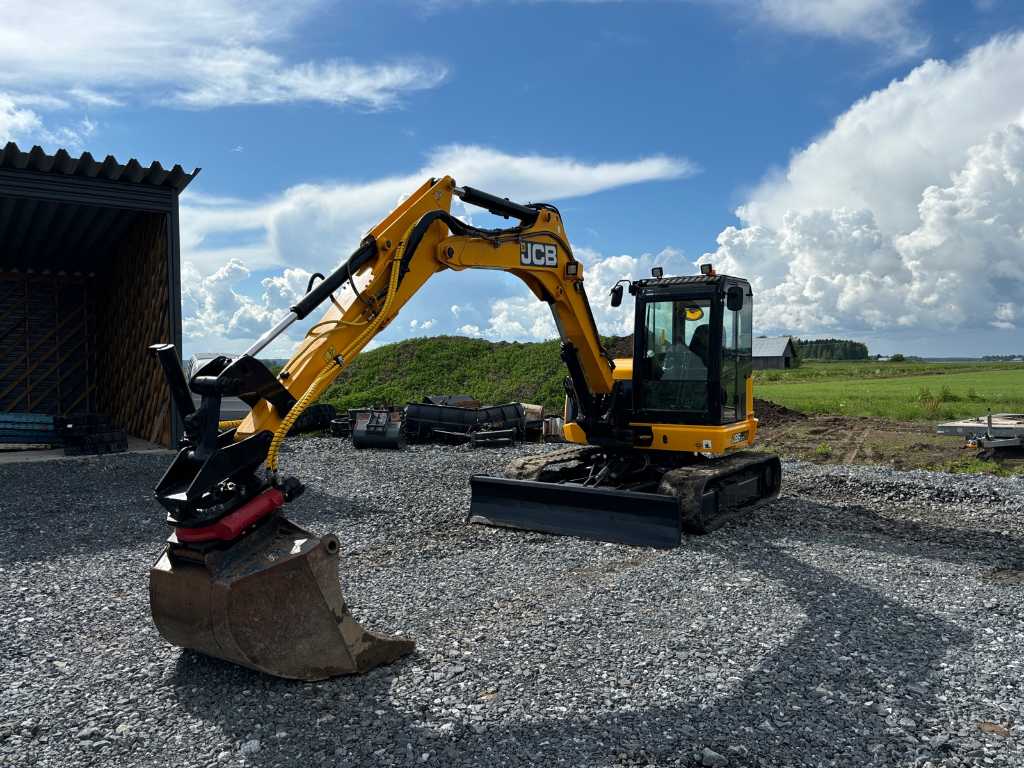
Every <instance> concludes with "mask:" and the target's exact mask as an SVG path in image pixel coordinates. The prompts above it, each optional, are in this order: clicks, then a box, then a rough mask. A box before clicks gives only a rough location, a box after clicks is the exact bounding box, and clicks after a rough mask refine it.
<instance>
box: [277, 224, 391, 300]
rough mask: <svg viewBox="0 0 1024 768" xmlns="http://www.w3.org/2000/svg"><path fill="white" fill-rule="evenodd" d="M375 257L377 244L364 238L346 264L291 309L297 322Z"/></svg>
mask: <svg viewBox="0 0 1024 768" xmlns="http://www.w3.org/2000/svg"><path fill="white" fill-rule="evenodd" d="M376 255H377V242H376V240H374V239H373V238H372V237H368V238H366V240H364V241H363V244H362V245H360V246H359V247H358V248H357V249H356V251H355V253H353V254H352V255H351V256H349V257H348V259H347V260H346V262H345V263H344V264H342V265H341V266H340V267H338V268H337V269H336V270H334V271H333V272H331V274H330V275H328V276H327V277H325V278H324V279H323V280H322V281H321V282H320V283H318V284H317V286H316V287H315V288H313V290H311V291H310V292H309V293H307V294H306V295H305V296H303V297H302V298H301V299H300V300H299V302H298V303H297V304H296V305H295V306H293V307H292V308H291V310H292V312H294V313H295V316H296V317H298V319H299V320H301V319H302V318H304V317H305V316H306V315H308V314H309V313H310V312H312V311H313V310H314V309H316V308H317V307H318V306H320V304H322V303H323V301H324V299H326V298H328V297H329V296H330V295H331V294H332V293H334V292H335V291H336V290H337V289H338V288H340V287H341V286H342V284H343V283H344V282H345V281H346V280H348V279H349V275H350V274H351V273H353V272H356V271H358V269H359V268H360V267H361V266H363V265H364V264H366V263H367V262H369V261H371V260H372V259H373V257H374V256H376Z"/></svg>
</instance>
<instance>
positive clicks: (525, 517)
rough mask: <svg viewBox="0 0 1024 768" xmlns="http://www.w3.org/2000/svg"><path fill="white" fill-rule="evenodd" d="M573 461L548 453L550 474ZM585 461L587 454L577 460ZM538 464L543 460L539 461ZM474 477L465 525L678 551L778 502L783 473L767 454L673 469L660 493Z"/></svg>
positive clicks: (568, 456) (659, 485) (567, 456)
mask: <svg viewBox="0 0 1024 768" xmlns="http://www.w3.org/2000/svg"><path fill="white" fill-rule="evenodd" d="M573 455H574V454H572V453H571V451H560V452H559V451H554V452H552V453H551V454H550V464H549V466H550V467H552V470H551V471H552V473H553V474H555V473H558V472H563V473H564V472H565V469H564V467H563V468H561V469H560V468H559V466H560V465H564V464H566V462H567V460H568V459H571V458H572V457H573ZM575 455H578V456H581V457H583V458H584V460H586V458H587V454H586V453H577V454H575ZM537 458H538V459H542V457H537ZM536 474H538V475H540V476H541V479H515V478H506V477H490V476H487V475H474V476H473V477H472V478H471V479H470V489H471V491H472V498H471V501H470V509H469V515H468V520H469V521H470V522H473V523H481V524H484V525H494V526H498V527H503V528H517V529H522V530H531V531H540V532H543V533H554V534H560V535H565V536H578V537H580V538H586V539H595V540H597V541H609V542H615V543H618V544H630V545H635V546H646V547H663V548H668V547H677V546H679V544H680V543H681V541H682V534H683V533H684V532H686V533H691V534H704V533H710V532H711V531H713V530H715V529H716V528H719V527H721V526H722V525H723V524H724V523H725V522H727V521H728V520H730V519H732V518H734V517H736V516H738V515H741V514H744V513H747V512H749V511H751V510H752V509H754V508H755V507H758V506H760V505H761V504H764V503H766V502H768V501H771V500H772V499H774V498H776V497H777V496H778V495H779V488H780V485H781V480H782V466H781V463H780V462H779V458H778V457H777V456H774V455H771V454H756V453H740V454H734V455H732V456H728V457H724V458H720V459H714V460H711V461H707V462H702V463H695V464H691V465H683V466H680V467H675V468H673V469H670V470H668V471H666V472H664V474H663V475H662V476H661V478H660V482H658V483H657V492H639V491H635V490H622V489H618V488H609V487H601V486H589V485H582V484H580V483H576V482H571V481H565V480H561V481H554V482H552V481H550V480H544V479H543V474H544V472H543V471H540V472H536Z"/></svg>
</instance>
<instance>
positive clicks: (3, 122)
mask: <svg viewBox="0 0 1024 768" xmlns="http://www.w3.org/2000/svg"><path fill="white" fill-rule="evenodd" d="M42 126H43V121H42V120H40V118H39V115H37V114H36V113H35V112H33V111H32V110H31V109H23V108H19V107H18V106H16V105H15V103H14V99H12V98H11V97H10V96H8V95H7V94H3V93H0V143H6V142H8V141H17V140H18V137H19V136H27V135H30V134H32V133H33V132H36V131H39V130H41V129H42Z"/></svg>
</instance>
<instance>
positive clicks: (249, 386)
mask: <svg viewBox="0 0 1024 768" xmlns="http://www.w3.org/2000/svg"><path fill="white" fill-rule="evenodd" d="M453 197H458V198H460V199H461V200H462V202H463V203H465V204H467V205H473V206H478V207H481V208H484V209H486V210H488V211H489V212H491V213H493V214H496V215H498V216H502V217H504V218H506V219H514V220H516V221H517V222H518V223H517V224H515V225H514V226H510V227H508V228H499V229H483V228H479V227H474V226H472V225H470V224H467V223H466V222H464V221H461V220H459V219H458V218H456V217H455V216H453V215H452V214H451V212H450V209H451V205H452V199H453ZM449 269H450V270H456V271H458V270H462V269H498V270H503V271H505V272H509V273H511V274H513V275H515V276H516V277H518V278H520V279H521V280H522V281H523V282H524V283H526V285H527V286H528V287H529V289H530V290H531V291H532V292H533V294H534V295H535V296H536V297H537V299H538V300H540V301H543V302H545V303H546V304H547V305H548V306H549V307H550V309H551V312H552V314H553V316H554V320H555V325H556V327H557V329H558V333H559V335H560V337H561V341H562V344H561V356H562V359H563V361H564V362H565V364H566V368H567V370H568V376H567V378H566V383H565V387H566V405H565V438H566V440H567V441H568V442H569V443H572V444H574V445H571V446H570V447H567V448H562V449H558V450H553V451H549V452H545V453H540V454H537V455H534V456H529V457H527V458H523V459H519V460H517V461H514V462H512V464H511V465H510V466H509V468H508V470H507V471H506V472H505V474H504V476H502V477H490V476H481V475H477V476H474V477H472V478H470V487H471V491H472V493H471V502H470V509H469V514H468V519H469V520H470V521H471V522H475V523H482V524H488V525H495V526H503V527H508V528H519V529H528V530H536V531H543V532H547V533H555V534H564V535H574V536H581V537H586V538H591V539H597V540H605V541H614V542H620V543H625V544H633V545H641V546H656V547H672V546H677V545H679V544H680V541H681V537H682V534H683V533H684V532H691V533H705V532H708V531H710V530H713V529H714V528H716V527H718V526H719V525H721V524H722V522H723V521H725V520H727V519H729V518H730V517H731V516H734V515H736V514H738V513H741V512H743V511H746V510H749V509H751V508H753V507H754V506H757V505H758V504H761V503H763V502H765V501H766V500H769V499H772V498H774V497H776V496H777V495H778V492H779V486H780V483H781V476H782V472H781V466H780V463H779V460H778V458H777V457H776V456H773V455H770V454H760V453H751V452H748V451H746V450H745V449H747V448H749V447H751V446H752V445H753V443H754V439H755V436H756V434H757V424H758V422H757V419H756V418H755V416H754V412H753V389H752V383H751V318H752V309H753V306H752V294H751V290H750V285H749V283H748V282H747V281H746V280H743V279H741V278H736V277H730V276H727V275H718V274H715V272H714V270H713V269H712V268H711V267H709V266H704V267H702V268H701V274H699V275H689V276H678V277H665V276H663V275H662V274H661V272H660V270H658V269H655V270H654V274H653V276H652V277H651V278H648V279H637V280H622V281H620V282H619V283H617V284H616V285H615V286H614V287H613V288H612V290H611V303H612V305H613V306H618V305H619V304H620V303H621V302H622V298H623V292H624V290H625V289H626V288H627V287H628V290H629V292H630V294H631V295H633V296H634V297H635V305H636V309H635V332H634V337H633V338H634V345H633V346H634V349H633V356H632V359H620V360H612V359H611V358H610V357H609V355H608V353H607V352H606V351H605V349H604V348H603V346H602V343H601V338H600V336H599V335H598V330H597V326H596V324H595V322H594V316H593V314H592V312H591V308H590V303H589V301H588V298H587V293H586V291H585V290H584V276H583V265H582V264H581V263H580V262H579V261H577V260H576V258H575V256H574V255H573V252H572V248H571V246H570V245H569V241H568V239H567V237H566V233H565V228H564V226H563V223H562V218H561V215H560V214H559V212H558V210H557V209H556V208H555V207H554V206H552V205H548V204H543V203H541V204H528V205H521V204H519V203H514V202H511V201H509V200H507V199H504V198H500V197H497V196H495V195H491V194H488V193H486V192H482V191H480V190H477V189H474V188H472V187H459V186H457V185H456V184H455V181H454V180H453V179H452V178H450V177H447V176H446V177H444V178H441V179H430V180H428V181H427V182H426V183H424V184H423V185H422V186H421V187H420V188H419V189H417V190H416V191H415V192H413V194H412V195H410V196H409V197H408V198H406V199H405V201H404V202H402V203H401V204H400V205H399V206H398V207H397V208H396V209H395V210H394V211H392V212H391V213H390V214H389V215H388V216H387V217H386V218H385V219H384V220H382V221H381V222H380V223H379V224H378V225H377V226H376V227H374V228H373V229H372V230H371V231H370V233H369V234H368V235H367V236H366V237H365V239H364V240H363V241H362V244H361V245H360V246H359V248H358V249H357V250H356V251H355V252H354V253H353V254H352V255H351V256H349V258H348V259H346V260H345V261H344V263H342V264H341V266H340V267H338V268H337V269H336V270H335V271H334V272H333V273H332V274H330V275H328V276H326V277H323V276H319V275H317V276H314V277H318V278H320V282H319V283H316V284H315V285H312V284H311V286H310V289H309V290H308V292H307V294H306V295H305V296H304V297H303V298H302V299H301V300H300V301H299V302H298V303H297V304H296V305H295V306H294V307H292V308H291V311H290V312H289V313H288V315H287V317H285V318H284V319H283V320H282V321H281V322H279V323H278V324H277V325H276V326H275V327H274V328H272V329H271V330H270V331H268V332H267V333H266V334H265V335H264V336H263V337H261V338H260V339H259V340H258V341H257V342H256V343H255V344H253V346H252V347H250V348H249V349H248V350H246V352H245V353H244V354H242V355H240V356H238V357H235V358H233V359H232V358H228V357H218V358H214V359H212V360H209V361H208V362H206V363H205V364H204V365H203V366H202V367H201V368H199V369H198V370H196V371H195V372H194V373H193V375H192V377H191V379H186V377H185V374H184V373H183V371H182V368H181V363H180V360H179V359H178V356H177V351H176V350H175V348H174V346H173V345H170V344H160V345H156V346H154V347H153V349H154V352H155V353H156V356H157V358H158V359H159V361H160V363H161V365H162V366H163V370H164V373H165V375H166V377H167V380H168V383H169V386H170V389H171V394H172V399H173V401H174V404H175V407H176V408H177V409H178V410H179V411H180V413H181V415H182V417H183V424H184V438H183V440H182V444H181V447H180V450H179V451H178V453H177V455H176V457H175V459H174V460H173V462H172V463H171V466H170V467H169V468H168V469H167V471H166V473H165V474H164V476H163V477H162V478H161V480H160V481H159V483H158V484H157V487H156V498H157V500H158V501H159V502H160V504H161V505H162V506H163V507H164V508H165V509H166V511H167V522H168V524H169V525H170V526H171V528H172V533H171V535H170V537H169V539H168V541H167V545H166V547H165V548H164V551H163V553H162V554H161V555H160V557H159V559H158V561H157V563H156V564H155V565H154V566H153V568H152V570H151V572H150V605H151V609H152V614H153V619H154V622H155V623H156V626H157V628H158V630H159V631H160V633H161V634H162V635H163V637H164V638H165V639H167V640H168V641H170V642H171V643H173V644H175V645H178V646H181V647H184V648H191V649H194V650H197V651H200V652H202V653H205V654H208V655H211V656H216V657H219V658H222V659H227V660H229V661H233V662H236V663H238V664H242V665H245V666H247V667H251V668H254V669H258V670H262V671H264V672H267V673H270V674H273V675H277V676H281V677H287V678H295V679H303V680H319V679H324V678H327V677H331V676H334V675H339V674H352V673H359V672H365V671H367V670H369V669H372V668H373V667H375V666H378V665H380V664H387V663H390V662H392V661H394V660H396V659H398V658H399V657H401V656H402V655H404V654H407V653H409V652H410V651H412V649H413V647H414V646H413V641H412V640H408V639H404V638H397V637H385V636H381V635H378V634H374V633H372V632H369V631H367V630H365V629H364V628H363V627H362V626H360V625H359V623H358V622H356V621H355V619H354V618H353V617H352V615H351V614H350V613H349V611H348V608H347V607H346V604H345V600H344V597H343V596H342V592H341V586H340V584H339V581H338V551H339V544H338V539H337V537H336V536H334V535H332V534H328V535H323V536H317V535H314V534H312V533H310V532H308V531H305V530H303V529H302V528H300V527H299V526H297V525H295V524H294V523H292V522H291V521H290V520H288V519H287V518H286V517H285V516H284V514H283V513H282V509H283V508H284V506H285V505H286V504H288V503H289V502H291V501H293V500H294V499H295V498H297V497H298V496H299V495H300V494H301V493H302V490H303V486H302V484H301V482H300V481H299V480H298V479H296V478H294V477H288V476H286V475H284V473H283V472H282V470H281V468H280V467H279V457H280V449H281V445H282V442H283V441H284V439H285V436H286V435H287V434H288V432H289V430H290V429H291V427H292V426H293V424H294V423H295V421H296V420H297V419H298V417H299V416H300V415H301V413H302V412H303V410H304V409H305V408H306V407H308V406H309V405H310V404H312V403H314V402H316V400H317V398H319V397H320V395H321V394H323V392H324V391H325V390H326V389H327V387H328V386H329V385H330V384H331V382H333V381H334V379H335V377H337V375H338V374H339V373H340V372H341V371H342V370H344V369H345V367H346V366H348V365H350V364H351V363H352V361H353V360H354V359H355V358H356V356H357V355H358V354H359V352H360V351H361V350H362V349H364V348H365V347H366V345H367V344H368V343H369V342H370V341H371V340H372V339H373V338H374V337H375V336H376V335H377V334H379V333H380V332H381V331H382V330H383V329H384V328H385V327H387V325H388V324H389V323H391V322H392V321H393V320H394V319H395V317H396V316H397V315H398V313H399V311H400V310H401V308H402V307H403V306H404V305H405V304H406V302H408V301H409V299H410V298H411V297H412V296H413V295H414V294H415V293H416V292H417V291H418V290H420V288H421V287H422V286H423V285H424V284H425V283H426V282H427V281H428V280H429V279H430V277H431V276H433V275H434V274H436V273H438V272H442V271H444V270H449ZM324 303H329V306H328V309H327V311H326V313H325V314H324V316H323V318H322V319H321V320H319V321H318V322H317V323H316V324H314V325H313V326H312V327H311V328H310V329H309V331H308V333H307V334H306V336H305V339H304V340H303V341H302V342H301V344H300V345H299V348H298V350H297V352H296V353H295V355H294V356H293V357H292V358H291V360H290V361H289V362H288V363H287V365H285V366H284V368H283V369H282V370H281V371H280V372H279V373H278V374H277V375H275V374H274V373H272V372H271V371H270V370H269V369H268V368H267V367H266V366H265V365H264V364H263V363H261V362H260V361H259V360H258V359H257V356H258V355H259V354H260V352H261V351H263V350H264V349H265V348H266V347H267V346H268V345H269V344H270V343H271V342H273V341H274V340H275V339H276V338H277V337H279V336H280V335H281V334H282V333H284V332H285V331H286V330H287V329H288V327H289V326H291V325H292V324H293V323H295V322H297V321H299V320H301V319H303V318H305V317H307V316H308V315H309V314H310V313H312V312H313V311H314V310H315V309H316V308H317V307H319V306H320V305H322V304H324ZM193 393H195V394H198V395H200V396H201V401H200V405H199V406H198V407H196V406H195V405H194V401H193V398H192V394H193ZM229 396H230V397H239V398H241V399H242V400H243V401H244V402H245V403H246V404H247V405H248V406H249V407H250V408H251V411H250V412H249V414H248V416H246V418H244V419H242V420H241V421H240V422H234V423H228V422H221V421H220V420H219V413H220V404H221V398H223V397H229Z"/></svg>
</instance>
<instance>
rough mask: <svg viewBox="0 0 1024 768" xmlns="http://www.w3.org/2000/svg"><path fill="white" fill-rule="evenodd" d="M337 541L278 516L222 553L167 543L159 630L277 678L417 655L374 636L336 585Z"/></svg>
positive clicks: (156, 572) (156, 594)
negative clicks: (200, 550) (314, 533)
mask: <svg viewBox="0 0 1024 768" xmlns="http://www.w3.org/2000/svg"><path fill="white" fill-rule="evenodd" d="M337 566H338V541H337V539H336V538H335V537H334V536H324V537H322V538H321V537H317V536H314V535H313V534H311V533H309V532H308V531H305V530H303V529H302V528H300V527H298V526H297V525H295V524H294V523H292V522H290V521H289V520H286V519H285V518H283V517H281V516H276V517H274V518H272V519H270V520H268V521H267V522H266V523H265V524H264V525H262V526H260V528H259V529H257V530H256V531H253V532H252V533H251V534H249V535H248V536H246V537H245V538H243V539H241V540H240V541H238V542H237V543H236V544H234V545H232V546H231V547H230V548H229V549H226V550H213V551H211V552H208V553H206V554H205V555H204V554H200V553H197V552H195V551H193V550H186V551H182V550H181V549H179V548H178V547H177V546H176V545H175V544H173V543H172V544H169V545H168V546H167V547H166V549H165V550H164V552H163V554H162V555H161V556H160V559H159V560H158V561H157V563H156V565H154V566H153V568H152V570H151V571H150V578H149V598H150V608H151V609H152V613H153V620H154V622H155V623H156V626H157V629H158V630H159V631H160V634H161V635H162V636H163V637H164V638H165V639H166V640H167V641H168V642H170V643H172V644H174V645H177V646H180V647H182V648H191V649H193V650H196V651H199V652H201V653H205V654H207V655H209V656H216V657H218V658H221V659H226V660H227V661H233V662H235V663H236V664H241V665H243V666H246V667H250V668H252V669H256V670H259V671H261V672H266V673H268V674H271V675H276V676H277V677H286V678H293V679H297V680H323V679H325V678H328V677H334V676H336V675H347V674H358V673H362V672H367V671H369V670H371V669H373V668H374V667H377V666H380V665H383V664H390V663H391V662H393V661H395V660H396V659H398V658H400V657H402V656H404V655H406V654H408V653H411V652H412V650H413V648H414V647H415V644H414V643H413V641H412V640H407V639H403V638H396V637H386V636H382V635H377V634H375V633H373V632H368V631H366V630H365V629H363V627H362V626H361V625H360V624H359V623H358V622H357V621H356V620H355V619H354V618H353V617H352V614H351V613H350V612H349V610H348V607H347V606H346V605H345V598H344V597H343V595H342V593H341V585H340V583H339V581H338V575H337V574H338V567H337Z"/></svg>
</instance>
